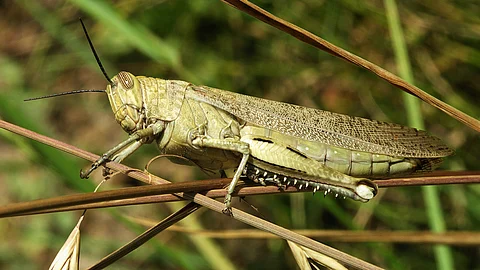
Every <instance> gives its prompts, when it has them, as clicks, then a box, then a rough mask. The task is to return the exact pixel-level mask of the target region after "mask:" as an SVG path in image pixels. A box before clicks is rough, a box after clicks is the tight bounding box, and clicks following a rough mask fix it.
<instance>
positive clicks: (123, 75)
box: [118, 71, 135, 89]
mask: <svg viewBox="0 0 480 270" xmlns="http://www.w3.org/2000/svg"><path fill="white" fill-rule="evenodd" d="M132 77H133V76H132V75H131V74H129V73H128V72H125V71H120V73H118V80H119V81H120V83H121V84H122V86H123V87H124V88H126V89H132V88H133V86H134V85H135V83H134V82H133V78H132Z"/></svg>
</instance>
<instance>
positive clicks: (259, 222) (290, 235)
mask: <svg viewBox="0 0 480 270" xmlns="http://www.w3.org/2000/svg"><path fill="white" fill-rule="evenodd" d="M0 128H3V129H6V130H9V131H11V132H14V133H16V134H19V135H22V136H25V137H28V138H31V139H34V140H36V141H38V142H41V143H44V144H47V145H50V146H52V147H55V148H57V149H60V150H62V151H65V152H67V153H70V154H73V155H75V156H78V157H81V158H84V159H86V160H90V161H92V162H93V161H95V160H96V159H97V158H98V156H97V155H94V154H92V153H89V152H87V151H84V150H81V149H78V148H76V147H74V146H71V145H68V144H66V143H63V142H59V141H57V140H54V139H52V138H49V137H46V136H43V135H40V134H38V133H35V132H33V131H30V130H27V129H24V128H21V127H18V126H16V125H13V124H10V123H8V122H5V121H3V120H0ZM105 166H106V167H107V168H110V169H112V170H115V171H120V172H122V173H124V174H126V175H128V176H130V177H132V178H134V179H137V180H140V181H142V182H145V183H155V184H168V183H170V182H169V181H167V180H165V179H162V178H159V177H156V176H153V175H148V174H146V173H143V172H141V171H139V170H135V169H132V168H130V167H127V166H124V165H122V164H118V163H114V162H109V163H107V164H105ZM174 195H175V196H177V197H180V198H182V199H184V200H189V201H193V202H195V203H197V204H199V205H201V206H204V207H206V208H208V209H210V210H213V211H216V212H218V213H222V210H223V209H224V208H225V205H224V204H223V203H221V202H218V201H216V200H214V199H211V198H208V197H206V196H205V195H202V194H199V193H187V192H179V193H175V194H174ZM1 208H3V207H1ZM231 217H232V218H234V219H236V220H238V221H240V222H243V223H245V224H248V225H250V226H253V227H256V228H257V229H260V230H264V231H267V232H270V233H272V234H275V235H277V236H279V237H281V238H283V239H285V240H290V241H292V242H294V243H296V244H299V245H301V246H304V247H307V248H310V249H312V250H315V251H317V252H319V253H322V254H324V255H326V256H329V257H331V258H333V259H335V260H338V261H339V262H341V263H342V264H344V265H348V266H351V267H353V268H359V269H381V268H379V267H377V266H375V265H372V264H370V263H368V262H365V261H363V260H360V259H358V258H356V257H354V256H351V255H349V254H346V253H343V252H341V251H339V250H336V249H333V248H331V247H329V246H326V245H324V244H321V243H319V242H316V241H314V240H312V239H310V238H308V237H305V236H303V235H299V234H297V233H294V232H292V231H290V230H287V229H285V228H283V227H280V226H278V225H275V224H273V223H270V222H267V221H265V220H263V219H261V218H258V217H256V216H253V215H250V214H247V213H245V212H243V211H240V210H238V209H236V208H232V213H231Z"/></svg>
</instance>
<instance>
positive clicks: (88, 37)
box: [79, 18, 113, 84]
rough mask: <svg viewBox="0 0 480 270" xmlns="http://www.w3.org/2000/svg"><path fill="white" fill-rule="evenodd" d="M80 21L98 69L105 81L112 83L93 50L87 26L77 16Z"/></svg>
mask: <svg viewBox="0 0 480 270" xmlns="http://www.w3.org/2000/svg"><path fill="white" fill-rule="evenodd" d="M79 20H80V23H81V24H82V28H83V32H84V33H85V36H86V37H87V40H88V44H89V45H90V49H91V50H92V53H93V55H94V56H95V59H96V60H97V64H98V66H99V67H100V70H101V71H102V73H103V76H105V78H106V79H107V81H108V82H109V83H110V84H112V83H113V82H112V80H110V77H108V75H107V72H106V71H105V68H104V67H103V65H102V62H101V61H100V58H99V57H98V54H97V52H96V51H95V47H93V43H92V40H91V39H90V36H89V35H88V32H87V28H86V27H85V24H84V23H83V21H82V18H79Z"/></svg>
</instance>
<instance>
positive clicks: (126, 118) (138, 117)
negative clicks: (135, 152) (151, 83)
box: [106, 71, 144, 134]
mask: <svg viewBox="0 0 480 270" xmlns="http://www.w3.org/2000/svg"><path fill="white" fill-rule="evenodd" d="M106 93H107V96H108V100H109V101H110V106H111V107H112V110H113V113H114V115H115V120H116V121H117V122H118V123H119V124H120V125H121V126H122V128H123V130H125V131H126V132H128V133H129V134H131V133H133V132H135V131H136V130H139V129H142V128H143V127H142V125H143V122H144V121H143V120H144V114H143V94H142V91H141V87H140V85H139V82H138V79H137V78H136V77H135V76H134V75H133V74H131V73H129V72H126V71H121V72H120V73H118V74H117V75H116V76H114V77H113V78H112V79H111V83H110V84H109V85H107V89H106Z"/></svg>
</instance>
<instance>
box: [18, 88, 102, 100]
mask: <svg viewBox="0 0 480 270" xmlns="http://www.w3.org/2000/svg"><path fill="white" fill-rule="evenodd" d="M91 92H94V93H105V92H106V91H105V90H74V91H69V92H63V93H57V94H51V95H46V96H41V97H34V98H27V99H24V100H23V101H32V100H37V99H45V98H51V97H58V96H66V95H73V94H81V93H91Z"/></svg>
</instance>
